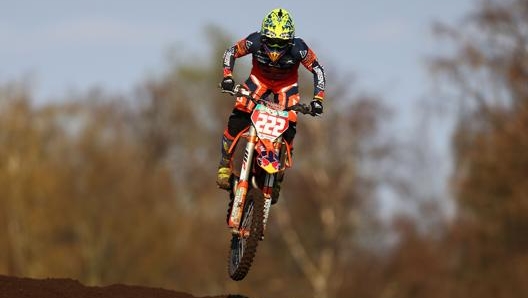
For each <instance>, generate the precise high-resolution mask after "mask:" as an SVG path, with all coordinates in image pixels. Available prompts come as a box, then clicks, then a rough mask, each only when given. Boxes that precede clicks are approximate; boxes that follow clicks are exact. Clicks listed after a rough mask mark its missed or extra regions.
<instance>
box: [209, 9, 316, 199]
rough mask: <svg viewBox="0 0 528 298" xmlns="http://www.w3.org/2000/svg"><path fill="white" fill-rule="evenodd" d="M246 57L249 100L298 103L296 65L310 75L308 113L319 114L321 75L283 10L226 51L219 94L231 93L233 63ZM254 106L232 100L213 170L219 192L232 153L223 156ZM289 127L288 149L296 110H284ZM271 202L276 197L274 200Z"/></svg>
mask: <svg viewBox="0 0 528 298" xmlns="http://www.w3.org/2000/svg"><path fill="white" fill-rule="evenodd" d="M248 54H251V55H252V68H251V73H250V76H249V78H248V79H247V80H246V81H245V84H244V85H243V86H244V87H245V88H246V89H248V90H249V91H251V93H252V94H253V97H254V98H255V99H258V98H266V97H268V96H272V99H273V101H274V102H275V103H278V104H279V105H281V106H282V107H283V108H284V107H289V106H292V105H295V104H297V103H298V102H299V99H300V97H299V88H298V82H297V81H298V69H299V65H300V64H302V65H303V66H304V67H305V68H306V69H308V70H309V71H311V72H312V73H313V81H314V95H313V100H312V101H311V102H310V106H311V109H312V114H313V115H320V114H322V113H323V99H324V90H325V73H324V70H323V67H322V66H321V65H320V64H319V62H318V60H317V56H316V55H315V53H314V52H313V51H312V49H311V48H309V47H308V46H307V45H306V43H305V42H304V40H302V39H301V38H299V37H295V26H294V23H293V19H292V17H291V15H290V13H289V12H288V11H287V10H286V9H283V8H277V9H273V10H272V11H271V12H270V13H268V14H267V15H266V16H265V17H264V20H263V21H262V27H261V29H260V32H254V33H251V34H249V36H247V37H246V38H244V39H242V40H240V41H238V42H237V43H235V44H234V45H233V46H232V47H230V48H228V49H227V50H226V51H225V53H224V56H223V70H224V73H223V79H222V82H221V83H220V86H221V88H222V90H224V91H232V90H233V88H234V86H235V82H234V80H233V76H232V72H233V68H234V66H235V59H237V58H240V57H243V56H246V55H248ZM253 107H254V103H253V102H252V101H250V100H248V99H247V98H245V97H237V99H236V102H235V106H234V109H233V111H232V113H231V115H230V116H229V120H228V122H227V127H226V129H225V130H224V134H223V137H222V156H221V159H220V164H219V166H218V176H217V181H216V183H217V184H218V186H219V187H220V188H222V189H226V190H228V189H229V188H230V184H229V177H230V176H231V167H230V164H231V159H232V153H229V148H230V147H231V145H232V143H233V141H234V139H235V137H236V136H237V135H238V133H239V132H240V131H242V130H243V129H245V128H246V127H248V126H249V125H250V124H251V118H250V113H251V111H252V109H253ZM289 120H290V125H289V128H288V130H287V131H286V132H285V133H284V135H283V137H284V140H285V141H286V142H288V144H289V145H290V148H291V146H292V141H293V138H294V136H295V132H296V121H297V115H296V112H294V111H290V112H289ZM281 180H282V179H277V180H276V183H275V186H274V191H273V192H274V195H275V194H276V195H277V196H278V191H279V190H280V182H281ZM275 199H276V198H275Z"/></svg>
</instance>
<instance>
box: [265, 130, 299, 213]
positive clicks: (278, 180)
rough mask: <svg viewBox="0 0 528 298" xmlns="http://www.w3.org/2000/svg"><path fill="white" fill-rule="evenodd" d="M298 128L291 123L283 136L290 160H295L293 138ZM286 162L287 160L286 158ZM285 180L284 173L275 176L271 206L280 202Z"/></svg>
mask: <svg viewBox="0 0 528 298" xmlns="http://www.w3.org/2000/svg"><path fill="white" fill-rule="evenodd" d="M296 126H297V123H296V122H290V125H289V126H288V129H287V130H286V131H285V132H284V135H283V139H284V141H285V142H286V143H288V147H290V158H293V138H294V137H295V133H296V132H297V127H296ZM284 154H288V153H287V152H284ZM284 160H286V158H285V159H284ZM283 180H284V171H281V172H278V173H277V174H276V175H275V182H274V184H273V191H272V193H271V204H275V203H277V201H278V200H279V194H280V189H281V184H282V181H283Z"/></svg>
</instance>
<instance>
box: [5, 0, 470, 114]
mask: <svg viewBox="0 0 528 298" xmlns="http://www.w3.org/2000/svg"><path fill="white" fill-rule="evenodd" d="M473 2H474V1H473V0H443V1H438V0H400V1H387V0H383V1H382V0H370V1H357V0H348V1H343V0H325V1H312V0H298V1H291V0H290V1H274V0H270V1H257V2H253V1H251V2H250V1H239V0H224V1H218V0H201V1H175V0H150V1H139V0H90V1H70V0H46V1H40V0H17V1H4V3H3V4H2V6H1V7H2V8H1V9H0V83H5V82H7V81H12V80H20V79H27V78H28V77H29V78H30V79H31V82H32V84H31V86H32V90H33V94H34V95H35V97H36V99H37V101H45V100H49V99H52V98H56V97H60V96H63V95H65V93H66V91H68V90H77V91H83V90H86V89H88V88H91V87H94V86H99V87H103V88H105V89H107V90H109V91H110V92H112V91H115V92H127V91H130V90H131V89H133V87H134V86H135V85H137V84H138V83H139V82H141V81H142V79H143V78H145V77H146V76H148V75H149V74H157V73H161V72H162V71H163V70H164V66H165V62H167V60H166V59H167V58H166V54H167V51H168V49H169V48H176V49H179V48H181V50H182V51H187V52H204V49H207V45H206V44H207V42H208V41H207V40H206V36H205V34H204V28H205V27H206V26H208V25H214V26H217V27H219V28H221V29H223V30H225V31H226V33H227V34H229V35H230V36H233V42H234V41H235V40H238V39H240V38H243V37H245V36H246V35H247V34H249V33H250V32H253V31H256V30H259V28H260V24H261V21H262V18H263V17H264V15H265V14H266V13H267V12H268V11H270V10H271V9H273V8H276V7H284V8H286V9H288V10H289V11H290V12H291V14H292V15H293V18H294V21H295V24H296V35H297V36H300V37H302V38H303V39H305V41H306V42H307V43H308V44H309V45H310V46H311V47H312V48H313V49H314V51H315V52H316V53H317V55H318V56H319V59H320V62H321V64H323V65H324V66H325V69H326V71H327V75H328V79H327V84H328V85H329V86H331V84H332V77H339V76H341V75H342V74H354V76H355V77H356V80H357V83H358V84H359V85H361V86H365V89H369V90H372V91H373V92H377V93H379V94H381V95H383V96H384V97H386V98H387V99H388V101H390V102H394V103H395V104H398V103H399V102H400V101H402V102H403V101H406V100H408V99H410V98H415V97H417V96H419V94H420V92H421V91H423V90H422V89H421V87H422V86H423V83H424V68H423V59H424V58H425V55H426V54H428V53H431V52H434V51H435V47H437V46H438V44H437V41H435V40H434V39H433V38H432V37H431V30H430V28H431V23H432V22H433V21H435V20H437V21H442V22H448V23H449V22H453V21H456V20H458V19H459V18H460V17H461V16H462V15H463V14H465V13H466V12H467V11H468V9H469V8H470V7H471V4H472V3H473ZM204 53H205V52H204ZM220 61H221V57H218V64H219V74H220V65H221V62H220Z"/></svg>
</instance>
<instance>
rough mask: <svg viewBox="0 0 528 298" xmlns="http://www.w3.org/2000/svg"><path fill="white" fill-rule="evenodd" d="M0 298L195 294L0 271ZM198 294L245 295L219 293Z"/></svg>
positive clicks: (129, 297)
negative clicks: (39, 277) (88, 283)
mask: <svg viewBox="0 0 528 298" xmlns="http://www.w3.org/2000/svg"><path fill="white" fill-rule="evenodd" d="M0 298H196V297H195V296H193V295H191V294H187V293H181V292H176V291H171V290H165V289H160V288H148V287H141V286H128V285H123V284H115V285H110V286H105V287H87V286H84V285H82V284H81V283H80V282H78V281H76V280H73V279H58V278H48V279H31V278H19V277H12V276H5V275H0ZM202 298H249V297H245V296H240V295H223V296H222V295H221V296H214V297H211V296H210V297H202Z"/></svg>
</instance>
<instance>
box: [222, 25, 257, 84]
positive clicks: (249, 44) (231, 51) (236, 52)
mask: <svg viewBox="0 0 528 298" xmlns="http://www.w3.org/2000/svg"><path fill="white" fill-rule="evenodd" d="M259 36H260V35H259V33H258V32H254V33H251V34H250V35H249V36H248V37H246V38H244V39H241V40H239V41H238V42H237V43H235V44H234V45H233V46H231V47H230V48H228V49H227V50H226V51H225V53H224V59H223V65H224V77H229V76H232V73H233V69H234V68H235V59H237V58H240V57H242V56H245V55H247V54H249V53H251V51H252V50H253V48H254V45H255V42H254V40H255V39H256V38H257V39H258V38H259Z"/></svg>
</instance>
